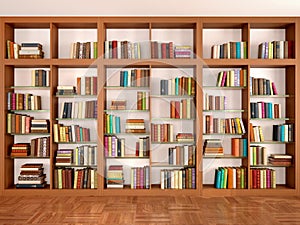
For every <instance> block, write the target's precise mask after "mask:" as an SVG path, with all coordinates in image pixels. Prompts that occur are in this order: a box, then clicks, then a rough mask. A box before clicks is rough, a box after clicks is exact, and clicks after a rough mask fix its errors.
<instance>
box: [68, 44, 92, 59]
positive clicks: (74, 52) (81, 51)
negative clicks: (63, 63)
mask: <svg viewBox="0 0 300 225" xmlns="http://www.w3.org/2000/svg"><path fill="white" fill-rule="evenodd" d="M70 58H71V59H96V58H98V43H97V42H93V41H88V42H79V41H77V42H74V43H72V45H71V52H70Z"/></svg>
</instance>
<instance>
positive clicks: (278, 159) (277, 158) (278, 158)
mask: <svg viewBox="0 0 300 225" xmlns="http://www.w3.org/2000/svg"><path fill="white" fill-rule="evenodd" d="M292 158H293V157H292V156H291V155H286V154H271V155H270V156H269V163H270V164H272V165H276V166H290V165H292Z"/></svg>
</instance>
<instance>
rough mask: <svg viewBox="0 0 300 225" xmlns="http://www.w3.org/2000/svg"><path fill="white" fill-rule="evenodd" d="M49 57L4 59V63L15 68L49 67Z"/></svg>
mask: <svg viewBox="0 0 300 225" xmlns="http://www.w3.org/2000/svg"><path fill="white" fill-rule="evenodd" d="M51 63H52V60H51V59H4V65H6V66H14V67H16V68H40V67H50V64H51Z"/></svg>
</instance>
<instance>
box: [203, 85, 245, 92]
mask: <svg viewBox="0 0 300 225" xmlns="http://www.w3.org/2000/svg"><path fill="white" fill-rule="evenodd" d="M202 88H203V89H212V90H214V89H216V90H231V91H232V90H243V89H246V88H247V87H218V86H202Z"/></svg>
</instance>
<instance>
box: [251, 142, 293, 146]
mask: <svg viewBox="0 0 300 225" xmlns="http://www.w3.org/2000/svg"><path fill="white" fill-rule="evenodd" d="M291 143H294V142H282V141H263V142H250V145H252V144H253V145H259V144H291Z"/></svg>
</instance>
